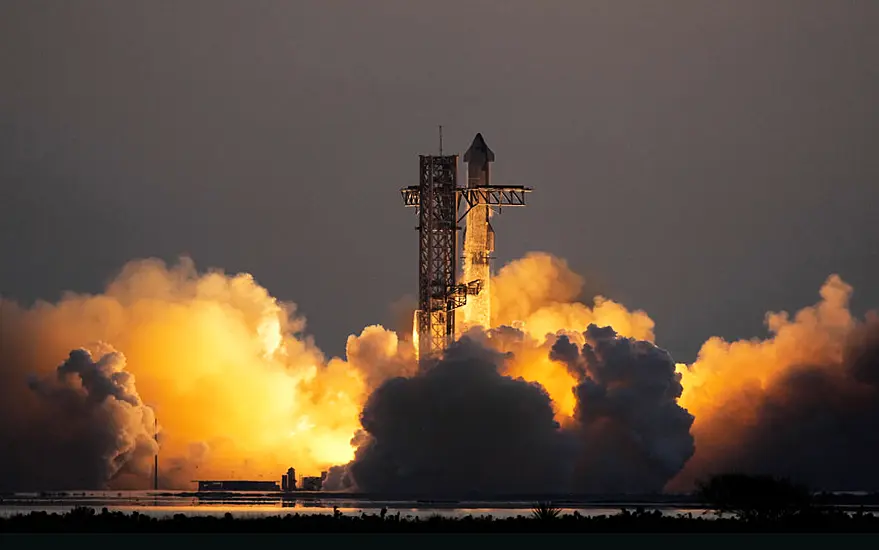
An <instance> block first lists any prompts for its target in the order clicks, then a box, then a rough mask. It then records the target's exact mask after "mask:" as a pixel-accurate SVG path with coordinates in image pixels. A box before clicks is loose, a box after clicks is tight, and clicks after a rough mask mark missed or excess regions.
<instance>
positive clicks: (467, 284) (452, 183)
mask: <svg viewBox="0 0 879 550" xmlns="http://www.w3.org/2000/svg"><path fill="white" fill-rule="evenodd" d="M440 143H442V141H441V142H440ZM464 161H465V162H466V163H467V186H466V187H458V155H443V154H442V145H440V154H439V155H438V156H433V155H421V156H420V163H419V167H420V177H419V184H418V185H413V186H409V187H404V188H403V189H401V190H400V192H401V193H402V195H403V203H404V204H405V205H406V206H409V207H414V208H415V209H416V213H417V215H418V222H419V223H418V227H416V229H417V230H418V236H419V240H418V245H419V246H418V249H419V250H418V259H419V262H418V264H419V269H418V309H417V310H416V312H415V318H414V320H413V321H414V322H413V329H412V332H413V334H412V340H413V344H414V345H415V350H416V353H417V355H418V358H419V359H420V360H422V359H428V358H430V357H434V356H436V355H438V354H440V353H442V352H443V350H445V349H446V347H447V346H448V345H449V344H450V343H451V342H452V341H453V340H454V338H455V336H456V331H455V313H456V310H459V308H460V315H459V316H460V317H461V319H460V320H461V323H460V324H461V329H462V330H467V329H468V328H471V327H475V326H482V327H485V328H488V327H490V326H491V301H490V295H491V291H490V286H489V285H490V283H491V263H490V262H491V259H492V258H491V253H492V252H493V251H494V229H493V228H492V227H491V222H490V218H491V214H492V213H493V212H495V211H497V212H500V209H501V207H503V206H525V195H526V194H527V193H529V192H530V191H531V188H529V187H524V186H521V185H517V186H509V185H507V186H501V185H491V181H490V170H489V169H490V165H491V163H492V162H494V152H492V150H491V149H489V147H488V145H487V144H486V143H485V140H484V139H483V138H482V134H476V137H475V138H474V139H473V143H472V144H471V145H470V148H469V149H468V150H467V152H466V153H465V154H464ZM462 202H463V203H464V204H465V210H464V213H463V214H462V215H461V217H459V216H458V211H459V210H460V207H461V203H462ZM464 218H466V228H465V232H464V266H463V267H464V269H463V276H462V277H461V280H460V282H459V280H458V273H457V263H456V260H457V257H458V229H459V225H458V224H459V223H460V222H461V221H462V220H464Z"/></svg>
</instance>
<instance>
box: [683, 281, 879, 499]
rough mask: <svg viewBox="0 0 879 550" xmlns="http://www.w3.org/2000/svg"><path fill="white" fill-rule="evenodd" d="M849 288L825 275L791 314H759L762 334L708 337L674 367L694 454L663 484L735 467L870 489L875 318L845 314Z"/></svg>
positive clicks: (877, 377) (878, 398)
mask: <svg viewBox="0 0 879 550" xmlns="http://www.w3.org/2000/svg"><path fill="white" fill-rule="evenodd" d="M851 294H852V288H851V287H850V286H849V285H848V284H846V283H845V282H844V281H842V280H841V279H840V278H839V277H838V276H836V275H833V276H831V277H830V278H828V280H827V282H826V283H825V284H824V286H823V287H822V288H821V301H819V302H818V303H817V304H816V305H815V306H812V307H807V308H804V309H802V310H800V311H799V312H797V314H796V315H795V316H794V318H793V319H790V316H789V315H788V314H787V313H769V314H767V316H766V322H767V325H768V328H769V330H770V332H771V333H772V336H771V337H770V338H768V339H765V340H749V341H738V342H732V343H728V342H725V341H723V340H721V339H719V338H713V339H711V340H709V341H708V342H706V343H705V345H704V346H703V347H702V350H701V351H700V353H699V356H698V359H697V361H696V362H695V363H694V364H693V365H690V366H689V367H687V366H684V365H681V366H679V371H680V372H681V373H682V375H683V383H684V386H685V390H684V393H683V396H682V402H683V404H684V405H685V406H686V407H687V408H688V409H689V410H690V411H692V412H693V413H694V414H695V417H696V419H695V423H694V425H693V433H694V435H695V437H696V454H695V456H694V457H693V459H692V460H691V461H690V462H689V463H688V464H687V466H686V468H685V469H684V471H683V472H681V474H680V475H679V476H678V477H677V478H676V479H675V480H674V482H673V483H672V484H671V486H670V487H671V488H674V489H678V490H686V489H689V488H691V487H692V486H693V483H694V481H695V480H697V479H699V478H704V477H706V476H708V475H710V474H712V473H717V472H723V471H739V472H745V473H767V474H772V475H780V476H787V477H790V478H793V479H795V480H797V481H799V482H802V483H807V484H809V485H810V486H812V487H813V488H816V489H826V490H875V489H879V473H877V471H876V467H875V457H876V456H877V453H879V435H877V432H876V429H875V427H876V425H877V422H879V320H877V317H876V315H875V314H869V315H868V316H867V318H866V319H865V320H864V321H858V320H856V319H854V318H853V316H852V314H851V312H850V311H849V300H850V297H851Z"/></svg>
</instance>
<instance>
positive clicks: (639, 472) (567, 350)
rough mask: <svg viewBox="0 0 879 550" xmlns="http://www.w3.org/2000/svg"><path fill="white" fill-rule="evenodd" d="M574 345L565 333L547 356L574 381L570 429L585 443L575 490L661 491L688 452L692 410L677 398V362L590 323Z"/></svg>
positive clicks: (644, 344)
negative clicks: (578, 342)
mask: <svg viewBox="0 0 879 550" xmlns="http://www.w3.org/2000/svg"><path fill="white" fill-rule="evenodd" d="M583 337H584V339H585V343H584V344H583V346H582V348H580V349H579V350H578V348H577V346H576V345H574V344H573V343H571V341H570V339H569V338H568V337H567V336H561V337H560V338H559V339H558V340H557V341H556V342H555V344H553V346H552V349H551V352H550V357H551V358H552V359H554V360H556V361H559V362H561V363H563V364H564V365H566V366H567V367H568V370H569V372H570V373H571V374H572V376H574V377H575V378H577V380H578V381H579V384H578V385H577V387H576V388H575V389H574V394H575V396H576V401H577V406H576V410H575V413H574V417H575V419H576V426H575V428H574V429H575V430H576V431H577V433H578V435H579V437H580V439H581V441H583V443H584V447H585V449H586V451H585V452H583V453H582V454H581V455H580V457H579V459H578V463H577V472H576V479H575V482H574V485H575V487H576V490H577V491H578V492H585V493H611V492H616V493H619V492H623V493H632V492H642V493H643V492H660V491H662V488H663V487H664V486H665V484H666V483H667V482H668V480H669V479H671V478H672V477H673V476H674V475H675V474H677V473H678V471H680V469H681V467H683V465H684V463H686V461H687V460H688V459H689V458H690V457H691V456H692V455H693V437H692V436H691V435H690V425H691V424H692V423H693V417H692V415H690V414H689V413H688V412H687V411H686V410H685V409H683V408H682V407H680V406H679V405H678V403H677V400H678V398H679V397H680V396H681V392H682V390H683V388H682V387H681V383H680V379H681V375H680V374H678V373H676V372H675V362H674V361H673V360H672V358H671V356H670V355H669V354H668V353H667V352H666V351H665V350H663V349H661V348H658V347H656V346H655V345H653V344H651V343H650V342H646V341H643V340H642V341H639V340H635V339H633V338H623V337H620V336H619V335H618V334H617V333H616V332H615V331H614V330H613V329H612V328H611V327H603V328H599V327H598V326H596V325H590V326H589V327H588V328H587V329H586V332H585V333H584V334H583Z"/></svg>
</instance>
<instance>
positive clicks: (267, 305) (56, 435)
mask: <svg viewBox="0 0 879 550" xmlns="http://www.w3.org/2000/svg"><path fill="white" fill-rule="evenodd" d="M0 326H2V331H0V441H2V442H3V443H4V447H6V442H9V441H16V442H22V441H25V440H26V441H27V442H28V444H27V445H24V444H22V445H21V446H18V447H8V448H15V449H16V452H15V453H12V454H14V455H15V457H14V460H15V461H16V463H17V464H16V468H15V471H16V472H17V474H16V475H11V474H10V475H7V474H6V473H4V475H3V476H2V478H3V480H4V483H5V484H7V485H15V488H24V489H31V488H33V487H32V485H33V483H35V482H36V480H38V479H42V478H41V477H40V476H46V475H49V474H47V473H46V470H47V469H49V468H50V467H54V466H53V465H47V463H46V460H47V459H46V458H45V456H46V455H47V452H46V449H52V448H56V447H57V446H58V445H61V444H67V443H64V442H65V441H70V443H69V445H68V446H76V445H79V443H76V442H77V441H78V440H68V439H65V437H66V435H65V434H67V433H70V427H69V423H70V422H73V421H74V420H73V418H72V417H71V416H70V413H69V412H66V411H65V410H62V409H60V408H59V407H60V405H59V404H56V403H55V401H57V400H59V399H61V398H60V397H59V395H61V396H63V395H68V394H69V393H70V391H71V390H65V391H66V392H67V393H64V392H62V393H60V394H59V393H58V392H61V389H63V388H64V387H63V386H62V388H61V389H58V388H54V389H53V388H52V387H50V386H48V385H47V384H48V382H46V380H48V379H50V378H54V377H55V376H56V373H55V372H54V368H55V366H57V365H58V364H59V363H60V362H61V361H63V360H64V358H65V357H67V356H68V354H69V353H70V350H71V349H73V350H76V349H79V348H80V347H81V346H83V345H87V343H89V342H96V341H103V342H109V343H111V344H112V345H113V346H114V348H115V349H116V350H118V352H119V353H118V354H116V355H112V354H111V355H109V356H106V355H101V356H98V360H97V363H96V365H97V366H95V367H93V368H91V369H88V368H86V367H85V366H83V365H86V363H83V361H85V359H84V357H83V356H82V355H81V354H80V353H79V352H75V353H74V355H73V356H72V357H71V358H70V360H69V361H68V363H65V364H67V365H68V366H66V367H64V371H65V372H67V371H68V370H70V374H69V376H72V377H73V378H78V379H81V382H80V385H82V387H83V388H86V389H85V390H83V391H85V392H86V396H87V398H83V399H85V401H84V404H82V406H81V412H82V413H83V414H86V413H87V412H88V411H89V410H90V409H87V408H84V407H86V405H87V404H89V403H92V402H93V401H94V400H95V399H97V397H96V396H104V395H105V394H106V397H102V399H100V400H99V401H100V402H102V403H104V404H103V405H102V407H103V408H104V409H108V410H109V411H110V412H104V413H101V414H103V416H101V415H98V414H97V413H92V412H89V413H88V414H90V415H91V416H84V417H82V418H79V419H78V420H76V422H79V423H80V424H77V429H81V430H86V425H87V424H88V423H89V422H93V423H95V427H94V430H96V431H98V432H100V430H102V429H103V428H102V426H103V425H104V423H108V422H109V423H111V424H113V425H114V426H116V429H117V430H119V431H120V432H122V431H124V430H125V429H128V428H125V426H127V424H122V423H115V420H114V421H113V422H111V421H110V418H111V416H112V415H111V412H112V414H121V413H118V410H127V409H123V407H130V408H133V410H141V408H143V406H142V405H141V406H135V405H131V403H130V402H131V399H132V395H133V394H134V395H136V393H135V392H133V391H132V390H133V380H135V379H136V380H137V391H138V392H139V399H140V400H141V402H143V403H146V404H147V405H148V406H149V409H152V410H153V411H154V412H155V414H156V415H157V416H158V419H159V424H160V426H161V432H162V433H161V437H160V444H161V452H160V462H159V470H160V478H161V481H162V483H163V487H177V488H187V487H190V480H191V479H193V477H192V476H193V475H196V474H197V475H198V476H199V477H201V478H202V479H210V478H229V477H233V478H239V479H240V478H254V479H260V478H263V479H265V478H266V477H268V478H269V479H272V478H274V477H275V475H277V476H278V477H280V472H282V471H285V470H286V469H287V468H288V467H290V466H295V467H296V468H297V470H299V471H302V472H304V473H306V474H308V473H315V474H316V473H318V472H320V471H321V470H322V469H326V468H327V467H329V466H331V465H333V464H339V463H344V462H346V461H348V460H350V459H351V458H352V457H353V453H354V449H353V448H352V446H351V444H350V440H351V434H352V433H354V431H355V430H357V429H358V415H359V413H360V410H361V407H362V404H363V402H364V401H365V399H366V396H367V395H368V392H369V389H370V387H371V386H374V385H377V384H379V383H380V382H381V381H382V377H383V376H388V375H390V373H391V372H392V369H393V368H394V366H393V363H392V362H388V363H385V362H383V360H384V358H386V357H388V356H389V355H394V354H395V353H396V350H397V349H398V348H400V347H405V346H404V345H403V344H400V343H399V342H397V341H396V337H395V335H394V334H393V333H390V332H388V331H384V329H381V328H380V327H369V328H368V329H366V330H365V331H364V334H362V335H361V336H362V340H361V337H360V336H352V337H351V338H349V342H348V346H349V348H350V349H351V350H352V351H353V352H354V354H355V355H356V357H357V358H358V361H360V364H361V365H364V368H365V370H364V371H362V372H361V371H360V370H358V369H357V367H353V366H352V365H349V364H348V363H346V362H345V361H344V360H342V359H333V360H330V361H327V360H326V359H325V358H324V356H323V355H322V354H321V353H320V351H319V350H317V349H316V348H315V347H314V345H313V344H312V342H311V340H310V339H309V338H307V337H306V336H304V335H303V331H304V328H305V322H304V319H303V318H302V317H301V316H298V315H296V310H295V306H294V305H293V304H289V303H282V302H279V301H277V300H276V299H274V298H272V297H271V296H270V295H269V294H268V292H267V291H266V290H265V289H264V288H262V287H261V286H259V285H258V284H257V283H256V282H255V281H254V279H253V278H252V277H251V276H250V275H247V274H238V275H226V274H224V273H222V272H220V271H216V270H212V271H208V272H206V273H198V272H197V271H196V269H195V265H194V264H193V262H192V261H191V260H189V259H187V258H184V259H181V260H180V262H179V263H177V264H176V265H173V266H166V265H165V264H164V263H162V262H160V261H157V260H144V261H137V262H131V263H130V264H128V265H126V266H125V267H124V268H123V269H122V271H121V272H120V273H119V274H118V276H117V277H115V278H114V279H113V281H111V282H110V283H109V285H108V286H107V288H106V290H105V291H104V292H103V293H102V294H99V295H79V294H68V295H66V296H64V297H63V298H62V299H61V300H60V301H59V302H58V303H56V304H49V303H45V302H40V303H37V304H35V305H34V306H33V307H29V308H24V307H21V306H19V305H17V304H15V303H13V302H10V301H8V300H3V301H0ZM401 353H402V352H401ZM123 357H124V358H125V359H123ZM126 360H127V366H126V367H125V369H124V370H118V368H120V367H119V365H122V364H124V363H125V362H126ZM366 366H368V367H369V368H368V369H367V368H366ZM108 369H109V370H108ZM113 369H117V370H113ZM111 371H112V372H111ZM100 373H104V374H105V375H106V376H104V378H101V377H100V376H99V374H100ZM107 373H109V374H107ZM129 375H131V377H130V378H126V376H129ZM30 376H33V377H35V378H36V379H37V380H38V382H37V383H36V385H35V386H34V387H35V389H36V390H37V391H35V392H33V391H32V392H29V391H28V390H27V388H28V380H29V377H30ZM105 378H106V380H105ZM129 384H130V385H131V387H130V388H129ZM123 390H124V391H125V392H127V393H124V392H123V393H119V392H120V391H123ZM47 392H54V393H51V395H52V398H51V399H49V398H47V397H46V396H47V395H50V394H49V393H47ZM108 392H109V393H108ZM113 392H116V393H113ZM71 395H72V394H71ZM66 399H67V400H66V401H63V400H62V401H63V402H64V403H65V406H67V407H72V406H73V403H76V401H72V402H71V403H68V401H70V399H72V398H70V397H68V398H66ZM108 403H109V405H108ZM138 407H141V408H138ZM149 409H143V410H149ZM78 410H79V409H78ZM101 410H103V409H101ZM143 414H146V413H145V412H144V413H143ZM113 418H114V419H115V418H116V417H113ZM36 419H38V420H39V424H36V425H38V426H39V428H32V426H35V424H34V423H35V422H36V421H37V420H36ZM88 419H90V420H88ZM149 431H150V433H152V427H150V428H149ZM138 433H139V432H138V431H136V430H135V431H134V432H132V433H131V434H126V435H124V437H136V436H137V434H138ZM107 437H109V436H107ZM82 445H83V446H82V447H81V448H78V451H77V452H78V454H80V455H89V456H92V459H91V462H89V464H90V465H89V466H88V467H86V466H83V467H82V472H81V473H77V474H76V476H78V477H77V481H76V483H77V484H81V483H86V484H87V486H81V487H78V488H97V487H99V486H102V485H103V484H105V483H106V482H110V483H111V486H112V487H114V488H115V487H123V486H124V487H129V486H133V487H135V488H146V487H150V486H151V485H152V483H151V476H150V475H149V471H143V469H142V468H136V467H135V466H136V465H137V464H139V463H138V462H137V461H132V459H128V458H126V459H124V460H122V462H124V463H125V464H130V466H129V467H128V468H123V469H122V470H120V471H119V472H116V473H115V474H114V469H113V468H112V467H109V466H108V467H106V468H104V469H99V468H97V467H95V466H94V464H104V463H105V462H107V461H108V460H109V459H110V458H113V456H114V455H112V454H107V453H111V451H113V449H114V448H113V447H112V446H110V447H107V448H106V450H105V448H104V447H101V449H98V448H96V447H88V446H85V443H82ZM120 445H121V443H120ZM139 448H140V447H135V448H134V450H133V451H130V452H129V451H126V450H125V449H127V447H124V446H123V447H120V449H121V450H120V451H119V452H120V453H121V454H120V455H119V456H122V457H128V456H130V455H131V453H132V452H133V453H134V454H137V452H136V450H137V449H139ZM70 452H71V453H72V452H73V450H71V451H70ZM126 453H128V454H126ZM9 454H10V453H7V460H13V458H10V457H8V455H9ZM108 457H109V458H108ZM119 460H120V459H118V458H117V459H116V461H117V462H116V463H117V464H118V462H119ZM82 461H85V459H84V458H83V459H82ZM82 461H81V462H82ZM84 463H85V462H83V464H84ZM70 467H76V468H79V465H78V464H76V465H73V464H72V465H71V466H70ZM64 469H67V471H68V473H69V472H70V470H69V469H68V468H64ZM129 469H131V470H132V471H133V472H134V473H131V472H128V470H129ZM59 471H60V470H59ZM59 475H60V474H59ZM63 475H68V474H63ZM76 476H74V477H76ZM67 485H68V484H67V483H64V484H63V486H67ZM59 486H62V484H58V485H56V486H55V487H53V488H57V487H59Z"/></svg>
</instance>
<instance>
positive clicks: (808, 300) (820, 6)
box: [0, 0, 879, 361]
mask: <svg viewBox="0 0 879 550" xmlns="http://www.w3.org/2000/svg"><path fill="white" fill-rule="evenodd" d="M877 52H879V2H876V1H875V0H863V1H845V0H838V1H832V0H822V1H808V0H790V1H782V0H754V1H735V2H733V1H726V2H723V1H712V2H705V1H684V0H672V1H666V2H656V1H649V0H644V1H637V2H636V1H625V0H607V1H597V0H543V1H538V0H528V1H525V0H497V1H493V2H488V1H476V0H469V1H466V2H463V1H452V0H443V1H442V2H436V1H434V2H426V1H404V0H398V1H386V0H369V1H363V2H361V1H355V0H349V1H332V0H315V1H296V0H287V1H267V0H254V1H244V0H239V1H230V0H222V1H218V0H211V1H182V0H180V1H178V0H156V1H146V0H142V1H130V2H116V1H100V2H99V1H90V0H77V1H75V2H74V1H72V2H61V1H35V0H3V1H2V2H0V192H2V194H0V292H2V293H3V294H4V295H6V296H12V297H15V298H18V299H20V300H24V301H31V300H33V299H35V298H46V299H52V300H54V299H57V298H58V296H59V294H60V292H61V291H62V290H67V289H69V290H77V291H98V290H100V289H101V288H102V287H103V285H104V283H105V282H106V281H107V279H108V278H109V277H111V276H112V275H113V274H114V273H115V272H116V271H117V270H118V269H119V268H121V267H122V265H123V264H124V263H125V262H126V261H127V260H130V259H133V258H140V257H149V256H156V257H160V258H164V259H166V260H173V259H175V258H176V257H177V256H178V255H180V254H189V255H191V256H192V257H193V259H194V260H195V261H196V264H197V265H198V266H199V267H202V268H206V267H209V266H216V267H222V268H224V269H226V270H228V271H232V272H236V271H248V272H250V273H252V274H253V275H254V276H255V277H256V279H257V280H258V281H259V282H260V283H261V284H263V285H264V286H266V287H267V288H268V289H269V290H270V292H271V293H272V294H273V295H275V296H277V297H279V298H281V299H284V300H292V301H294V302H296V303H298V304H299V306H300V309H301V311H302V312H303V313H304V314H305V315H306V317H307V318H308V320H309V325H310V332H311V333H312V334H314V335H315V337H316V340H317V342H318V344H319V345H320V346H321V347H322V348H323V349H324V350H325V351H327V352H329V353H333V354H339V353H343V351H344V343H345V338H346V336H347V335H348V334H349V333H352V332H355V331H359V330H360V329H361V328H362V327H363V326H364V325H366V324H369V323H374V322H387V321H388V320H389V319H390V318H391V315H390V309H389V305H390V304H391V303H392V302H394V301H396V300H398V299H400V298H401V297H403V296H405V295H410V296H411V295H414V294H415V293H416V289H417V286H416V285H417V281H416V276H417V235H416V232H415V230H414V226H415V217H414V213H413V211H411V210H406V209H404V207H403V205H402V202H401V199H400V196H399V188H400V187H402V186H406V185H411V184H414V183H417V181H416V180H417V175H418V172H417V163H418V154H419V153H433V152H435V151H436V149H437V136H436V133H437V129H436V126H437V124H443V125H444V127H445V146H446V150H447V151H448V150H453V151H454V150H456V151H457V152H459V153H463V152H464V150H465V149H466V147H467V146H468V145H469V142H470V140H471V139H472V137H473V135H474V134H475V133H476V132H482V133H483V135H484V136H485V138H486V141H487V142H488V144H489V145H490V146H491V148H492V149H493V150H494V152H495V153H496V155H497V162H496V163H495V165H494V167H493V174H492V175H493V179H494V183H498V184H500V183H509V184H524V185H530V186H532V187H533V188H534V189H535V192H534V193H533V194H532V195H531V196H530V201H531V204H530V206H529V207H528V208H527V209H524V210H511V211H509V212H504V214H503V215H502V216H501V217H500V218H499V219H497V220H496V221H495V228H496V230H497V257H498V258H499V260H498V264H500V263H504V262H506V261H509V260H511V259H514V258H517V257H520V256H521V255H523V254H524V253H525V252H527V251H530V250H545V251H549V252H552V253H554V254H557V255H559V256H562V257H564V258H566V259H567V260H569V262H570V263H571V265H572V266H573V267H574V268H575V269H576V270H577V271H579V272H580V273H582V274H584V275H586V276H588V277H589V279H590V280H591V281H593V285H594V286H595V287H596V288H599V289H600V290H602V291H603V292H606V293H607V294H608V295H610V296H611V297H612V298H615V299H618V300H621V301H623V302H624V303H625V304H626V305H627V306H629V307H632V308H644V309H645V310H646V311H647V312H648V313H649V314H650V316H651V317H652V318H653V319H654V320H655V321H656V322H657V337H658V340H659V343H660V345H663V346H664V347H666V348H667V349H669V350H670V351H671V352H672V353H673V354H674V355H675V356H676V358H677V359H678V360H686V361H690V360H692V359H693V357H694V354H695V352H696V351H697V349H698V347H699V345H700V344H701V343H702V342H703V341H704V340H705V339H706V338H707V337H709V336H711V335H720V336H725V337H727V338H736V337H750V336H757V335H762V334H764V328H763V314H764V312H765V311H767V310H770V309H771V310H777V309H795V308H798V307H801V306H804V305H808V304H812V303H814V302H815V301H816V299H817V291H818V288H819V286H820V285H821V283H822V282H823V281H824V279H825V278H826V277H827V276H828V275H829V274H831V273H839V274H840V275H841V276H842V277H843V278H844V279H845V280H847V281H848V282H850V283H852V284H853V285H854V286H855V302H856V306H857V309H859V310H863V309H866V308H868V307H872V306H879V286H877V285H876V284H875V281H876V277H877V274H879V253H877V250H879V228H877V225H876V219H877V211H879V62H877V57H876V56H877Z"/></svg>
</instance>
